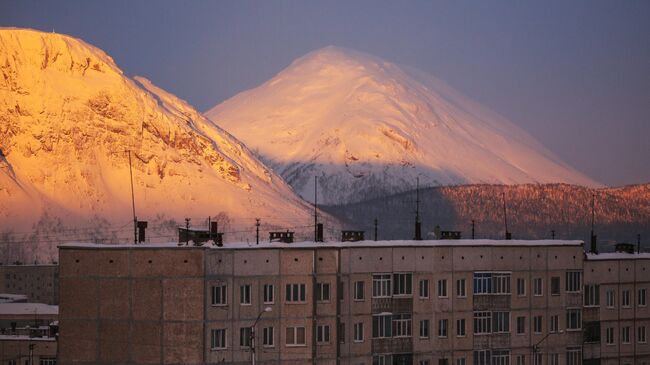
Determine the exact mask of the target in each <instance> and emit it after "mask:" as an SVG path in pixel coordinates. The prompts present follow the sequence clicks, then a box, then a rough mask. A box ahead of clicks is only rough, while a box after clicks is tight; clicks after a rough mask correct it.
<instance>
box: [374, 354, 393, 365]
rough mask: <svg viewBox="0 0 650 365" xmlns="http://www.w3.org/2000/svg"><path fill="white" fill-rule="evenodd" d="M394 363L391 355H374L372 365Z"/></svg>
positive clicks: (389, 364)
mask: <svg viewBox="0 0 650 365" xmlns="http://www.w3.org/2000/svg"><path fill="white" fill-rule="evenodd" d="M392 363H393V361H392V359H391V356H390V355H373V356H372V365H391V364H392Z"/></svg>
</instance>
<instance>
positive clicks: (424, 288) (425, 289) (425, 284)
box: [419, 279, 429, 299]
mask: <svg viewBox="0 0 650 365" xmlns="http://www.w3.org/2000/svg"><path fill="white" fill-rule="evenodd" d="M419 294H420V299H429V279H420V283H419Z"/></svg>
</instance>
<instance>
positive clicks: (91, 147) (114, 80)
mask: <svg viewBox="0 0 650 365" xmlns="http://www.w3.org/2000/svg"><path fill="white" fill-rule="evenodd" d="M0 73H2V77H0V221H1V222H2V223H1V224H0V238H2V239H0V242H2V241H6V240H8V241H12V240H14V238H12V236H11V232H12V231H27V230H29V229H37V228H39V227H41V228H42V227H44V226H45V225H44V224H43V223H42V222H43V221H46V222H53V223H52V227H51V229H50V230H49V231H44V230H43V231H42V232H41V233H39V234H42V236H46V237H47V240H48V241H49V240H54V239H53V238H52V237H57V230H62V228H61V227H69V226H73V227H74V226H76V227H79V226H91V227H92V226H97V227H99V226H101V228H102V229H103V231H102V232H104V233H102V232H99V233H97V234H92V235H93V236H95V237H96V238H97V239H98V240H102V239H105V238H107V236H109V237H108V238H110V239H111V240H113V241H120V240H122V241H124V240H125V239H127V240H130V239H132V237H133V231H132V228H130V227H132V225H131V226H129V223H128V222H129V221H130V220H131V218H130V216H131V191H130V178H129V158H128V154H127V152H126V150H130V151H131V161H132V164H133V181H134V190H135V196H136V209H137V215H138V218H140V219H141V220H148V221H149V222H150V226H149V231H148V236H149V237H151V239H154V240H155V239H156V237H157V236H158V235H161V234H163V233H164V234H166V236H165V237H163V238H164V239H165V240H168V239H169V238H168V237H169V234H170V233H171V234H172V235H173V234H174V230H175V227H176V224H177V222H182V221H183V218H184V217H192V218H193V221H192V224H193V226H195V225H200V224H202V223H200V221H199V218H201V219H202V218H206V219H207V217H208V216H212V217H213V218H214V219H216V220H221V222H220V224H221V226H220V227H224V225H225V224H231V225H236V224H237V225H239V226H243V225H248V226H251V227H252V225H253V224H254V222H255V220H254V218H255V217H259V218H262V222H263V223H264V224H266V225H270V226H273V225H276V226H291V225H304V223H307V222H311V218H310V215H311V209H312V208H310V206H309V205H308V204H307V203H306V202H304V201H302V200H301V199H300V198H299V197H297V196H296V195H295V194H294V192H293V191H292V189H291V187H290V186H289V185H287V184H286V183H285V182H284V181H283V179H282V178H281V177H279V176H278V175H276V174H275V173H273V172H272V171H270V170H269V169H268V168H267V167H266V166H265V165H264V164H263V163H261V162H260V161H259V160H258V159H257V158H256V157H255V156H254V155H253V154H252V153H251V152H250V151H249V150H248V149H247V148H246V147H245V146H244V145H243V144H242V143H241V142H239V141H238V140H237V139H235V138H234V137H233V136H232V135H230V134H228V133H227V132H225V131H224V130H223V129H221V128H219V127H218V126H217V125H216V124H215V123H213V122H211V121H210V120H208V119H206V118H204V117H203V116H202V115H201V114H200V113H199V112H197V111H196V110H194V109H193V108H192V107H191V106H190V105H189V104H187V103H186V102H184V101H182V100H180V99H178V98H177V97H175V96H174V95H172V94H169V93H167V92H165V91H164V90H162V89H160V88H158V87H156V86H155V85H153V84H152V83H151V82H150V81H148V80H147V79H145V78H140V77H136V78H135V79H130V78H128V77H126V76H125V75H124V73H123V72H122V71H121V70H120V69H119V68H118V67H117V65H116V64H115V63H114V62H113V60H112V59H111V58H110V57H109V56H108V55H106V54H105V53H104V52H103V51H101V50H99V49H97V48H95V47H93V46H91V45H88V44H86V43H84V42H83V41H81V40H78V39H75V38H72V37H69V36H65V35H60V34H52V33H43V32H38V31H34V30H26V29H0ZM43 217H45V218H46V219H44V218H43ZM37 222H40V223H37ZM152 223H153V224H152ZM301 223H302V224H301ZM98 229H99V228H98ZM158 229H160V230H165V232H161V231H158V232H157V230H158ZM58 233H60V234H63V233H65V232H58ZM3 235H4V236H3ZM88 235H89V234H88V232H86V234H85V236H88ZM7 237H9V238H7ZM129 237H130V238H129ZM41 238H43V237H40V236H39V237H33V238H30V240H32V241H34V240H39V239H41ZM76 238H79V234H77V235H76ZM226 238H227V239H228V238H230V239H232V237H228V236H226ZM66 239H75V236H74V235H73V236H70V237H66ZM55 247H56V242H54V243H53V247H52V250H55ZM50 252H51V251H50ZM30 261H31V260H30Z"/></svg>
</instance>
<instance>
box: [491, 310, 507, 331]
mask: <svg viewBox="0 0 650 365" xmlns="http://www.w3.org/2000/svg"><path fill="white" fill-rule="evenodd" d="M492 333H510V312H506V311H494V312H492Z"/></svg>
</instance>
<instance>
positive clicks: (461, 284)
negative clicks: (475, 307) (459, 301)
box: [456, 278, 467, 298]
mask: <svg viewBox="0 0 650 365" xmlns="http://www.w3.org/2000/svg"><path fill="white" fill-rule="evenodd" d="M456 297H458V298H467V280H465V279H464V278H463V279H457V280H456Z"/></svg>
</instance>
